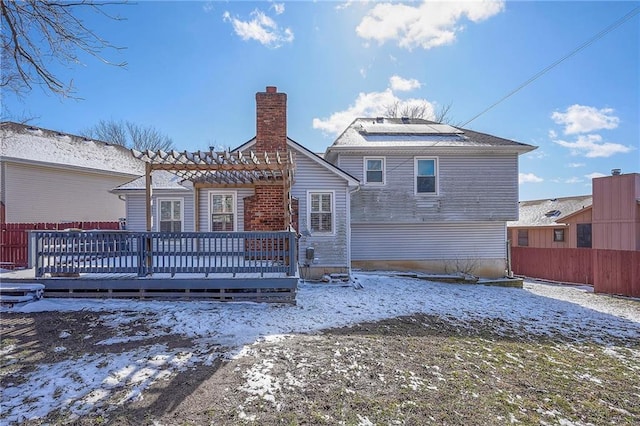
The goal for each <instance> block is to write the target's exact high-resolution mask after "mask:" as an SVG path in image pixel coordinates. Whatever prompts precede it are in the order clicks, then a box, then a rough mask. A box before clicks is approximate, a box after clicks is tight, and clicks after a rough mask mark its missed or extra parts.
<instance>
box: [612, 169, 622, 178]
mask: <svg viewBox="0 0 640 426" xmlns="http://www.w3.org/2000/svg"><path fill="white" fill-rule="evenodd" d="M620 174H621V171H620V169H611V176H620Z"/></svg>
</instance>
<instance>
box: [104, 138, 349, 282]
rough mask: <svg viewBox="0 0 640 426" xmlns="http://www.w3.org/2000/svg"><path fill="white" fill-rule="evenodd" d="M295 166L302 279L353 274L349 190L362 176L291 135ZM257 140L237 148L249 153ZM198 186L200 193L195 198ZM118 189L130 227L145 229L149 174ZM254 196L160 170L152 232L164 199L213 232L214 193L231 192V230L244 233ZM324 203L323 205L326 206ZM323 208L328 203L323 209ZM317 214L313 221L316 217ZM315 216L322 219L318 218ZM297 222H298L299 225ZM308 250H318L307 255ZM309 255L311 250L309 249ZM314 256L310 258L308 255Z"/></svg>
mask: <svg viewBox="0 0 640 426" xmlns="http://www.w3.org/2000/svg"><path fill="white" fill-rule="evenodd" d="M287 143H288V148H289V149H290V150H291V151H292V153H293V158H294V162H295V164H296V169H295V174H294V184H293V187H292V196H293V198H295V199H296V200H297V201H298V214H297V217H298V227H297V229H298V232H299V239H298V261H299V265H300V273H301V276H302V277H303V278H314V279H315V278H320V277H322V276H323V275H325V274H331V273H348V272H349V269H350V254H351V251H350V249H349V239H350V235H351V229H350V221H349V201H350V199H349V194H350V191H353V190H355V189H356V188H357V187H358V180H357V179H355V178H353V177H352V176H350V175H349V174H347V173H345V172H343V171H342V170H340V169H338V168H337V167H335V166H334V165H332V164H331V163H328V162H326V161H325V160H323V159H322V158H320V157H319V156H317V155H316V154H314V153H312V152H311V151H309V150H307V149H306V148H304V147H303V146H302V145H300V144H298V143H297V142H295V141H293V140H292V139H287ZM254 144H255V139H252V140H250V141H249V142H247V143H245V144H243V145H242V146H240V147H239V148H237V149H236V150H235V151H242V152H245V151H247V152H248V151H250V150H251V149H252V148H253V147H254ZM196 190H197V191H199V192H198V197H195V193H196ZM113 192H114V193H116V194H119V195H122V196H123V197H124V198H125V200H126V206H127V229H128V230H131V231H145V230H146V204H145V178H144V176H143V177H139V178H137V179H135V180H133V181H131V182H128V183H126V184H123V185H120V186H118V187H117V188H115V189H113ZM253 194H254V191H253V189H252V188H247V187H237V188H233V187H225V188H219V189H216V188H198V189H196V188H194V187H193V185H192V184H191V183H190V182H189V181H182V180H181V179H180V178H178V177H177V176H176V175H174V174H172V173H169V172H163V171H157V172H153V174H152V209H151V212H152V230H153V231H158V230H160V228H159V226H158V224H159V223H160V221H161V217H160V216H158V206H159V205H160V203H162V202H163V201H165V202H167V203H170V202H172V201H174V202H177V203H178V205H179V207H177V209H176V210H177V211H178V212H183V213H182V216H180V217H178V218H177V219H179V220H181V221H182V223H181V225H180V226H181V227H182V228H181V230H182V231H184V232H194V231H202V232H211V231H216V230H218V229H212V225H211V223H212V221H211V216H212V209H213V207H212V206H213V204H214V200H213V198H212V196H215V195H230V196H231V197H230V199H231V200H232V202H231V205H230V209H229V210H228V211H229V212H230V213H232V217H233V219H232V223H233V226H232V227H231V228H229V229H225V230H232V231H245V226H244V199H245V198H247V197H250V196H252V195H253ZM196 198H197V199H198V204H199V205H198V209H199V212H198V215H197V217H198V218H200V219H199V220H200V223H199V224H198V227H197V229H196V227H195V223H194V221H195V217H196V215H195V213H194V208H195V202H196V201H195V200H196ZM323 204H324V206H323ZM322 207H325V208H324V209H322ZM312 217H313V219H312ZM316 218H317V219H318V220H317V221H316ZM294 226H295V224H294ZM307 249H311V250H312V252H313V256H312V258H308V251H307ZM309 254H311V253H310V252H309ZM309 257H311V256H309Z"/></svg>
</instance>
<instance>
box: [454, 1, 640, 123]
mask: <svg viewBox="0 0 640 426" xmlns="http://www.w3.org/2000/svg"><path fill="white" fill-rule="evenodd" d="M638 13H640V7H636V8H635V9H633V10H631V11H630V12H629V13H627V14H626V15H624V16H623V17H622V18H620V19H618V20H617V21H615V22H614V23H613V24H611V25H609V26H608V27H607V28H605V29H604V30H602V31H600V32H599V33H598V34H596V35H594V36H593V37H591V38H590V39H589V40H587V41H585V42H584V43H582V44H581V45H580V46H578V47H576V48H575V49H573V50H572V51H571V52H570V53H568V54H566V55H565V56H563V57H562V58H560V59H558V60H557V61H555V62H554V63H552V64H551V65H549V66H547V67H546V68H544V69H542V70H540V71H539V72H538V73H536V74H535V75H533V76H532V77H531V78H529V79H528V80H527V81H525V82H524V83H522V84H521V85H519V86H518V87H516V88H515V89H514V90H512V91H511V92H509V93H507V94H506V95H504V96H503V97H502V98H500V99H499V100H497V101H496V102H494V103H492V104H491V105H489V106H488V107H487V108H485V109H484V110H482V111H481V112H480V113H478V114H476V115H475V116H473V118H471V119H470V120H467V121H465V122H464V123H462V124H461V125H460V127H464V126H466V125H467V124H469V123H471V122H472V121H473V120H475V119H476V118H478V117H480V116H481V115H482V114H484V113H486V112H487V111H489V110H490V109H492V108H493V107H495V106H496V105H498V104H500V103H501V102H503V101H505V100H506V99H508V98H510V97H511V96H513V95H514V94H516V93H517V92H519V91H520V90H522V89H523V88H524V87H526V86H528V85H529V84H531V83H533V82H534V81H535V80H537V79H538V78H540V77H541V76H542V75H543V74H545V73H547V72H548V71H549V70H551V69H552V68H555V67H556V66H557V65H559V64H560V63H562V62H564V61H565V60H567V59H569V58H570V57H572V56H573V55H575V54H576V53H578V52H580V51H581V50H583V49H585V48H586V47H588V46H590V45H591V44H593V43H594V42H595V41H597V40H599V39H601V38H602V37H604V36H605V35H607V34H608V33H610V32H611V31H613V30H615V29H616V28H618V27H619V26H620V25H622V24H624V23H625V22H627V21H628V20H629V19H631V18H633V17H634V16H635V15H637V14H638Z"/></svg>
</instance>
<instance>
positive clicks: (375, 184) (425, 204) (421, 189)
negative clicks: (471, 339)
mask: <svg viewBox="0 0 640 426" xmlns="http://www.w3.org/2000/svg"><path fill="white" fill-rule="evenodd" d="M534 149H536V147H534V146H531V145H526V144H523V143H519V142H514V141H511V140H507V139H502V138H498V137H495V136H491V135H487V134H484V133H478V132H474V131H471V130H467V129H460V128H456V127H453V126H450V125H446V124H439V123H435V122H432V121H427V120H421V119H407V118H402V119H393V118H392V119H389V118H358V119H356V120H355V121H354V122H353V123H352V124H351V125H350V126H349V127H348V128H347V129H346V130H345V131H344V132H343V133H342V134H341V135H340V136H339V137H338V138H337V139H336V141H335V142H334V143H333V145H331V146H330V147H329V148H328V149H327V151H326V154H325V159H327V160H328V161H329V162H331V163H333V164H335V165H336V166H337V167H339V168H340V169H342V170H344V171H345V172H347V173H349V174H350V175H352V176H354V177H355V178H356V179H358V180H360V182H361V186H360V189H359V190H358V191H357V192H353V193H352V195H351V202H350V204H351V206H350V207H351V257H352V262H351V263H352V265H353V266H354V267H360V268H366V269H374V268H382V269H396V270H426V271H433V272H467V273H473V274H476V275H479V276H486V277H499V276H504V274H505V271H506V269H507V264H506V259H507V247H506V240H507V231H506V222H507V221H510V220H515V219H516V218H517V217H518V155H520V154H523V153H526V152H529V151H532V150H534Z"/></svg>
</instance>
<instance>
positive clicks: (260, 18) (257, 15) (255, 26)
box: [222, 6, 293, 48]
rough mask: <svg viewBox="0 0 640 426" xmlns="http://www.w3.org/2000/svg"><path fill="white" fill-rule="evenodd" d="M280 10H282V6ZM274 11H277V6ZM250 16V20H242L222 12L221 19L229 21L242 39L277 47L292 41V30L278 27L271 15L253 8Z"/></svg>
mask: <svg viewBox="0 0 640 426" xmlns="http://www.w3.org/2000/svg"><path fill="white" fill-rule="evenodd" d="M282 11H284V6H283V8H282ZM276 13H278V9H277V7H276ZM251 17H252V19H251V20H249V21H243V20H241V19H239V18H236V17H233V16H231V14H230V13H229V12H224V14H223V15H222V19H223V21H225V22H230V23H231V25H232V26H233V30H234V31H235V33H236V34H237V35H238V36H240V38H241V39H243V40H256V41H258V42H260V43H261V44H263V45H265V46H267V47H272V48H278V47H280V46H282V44H283V43H291V42H292V41H293V31H291V29H290V28H284V29H282V28H280V26H279V25H278V24H277V23H276V22H275V21H274V20H273V19H272V18H271V17H269V16H267V15H266V14H265V13H264V12H262V11H261V10H258V9H255V10H254V11H253V12H251Z"/></svg>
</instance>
